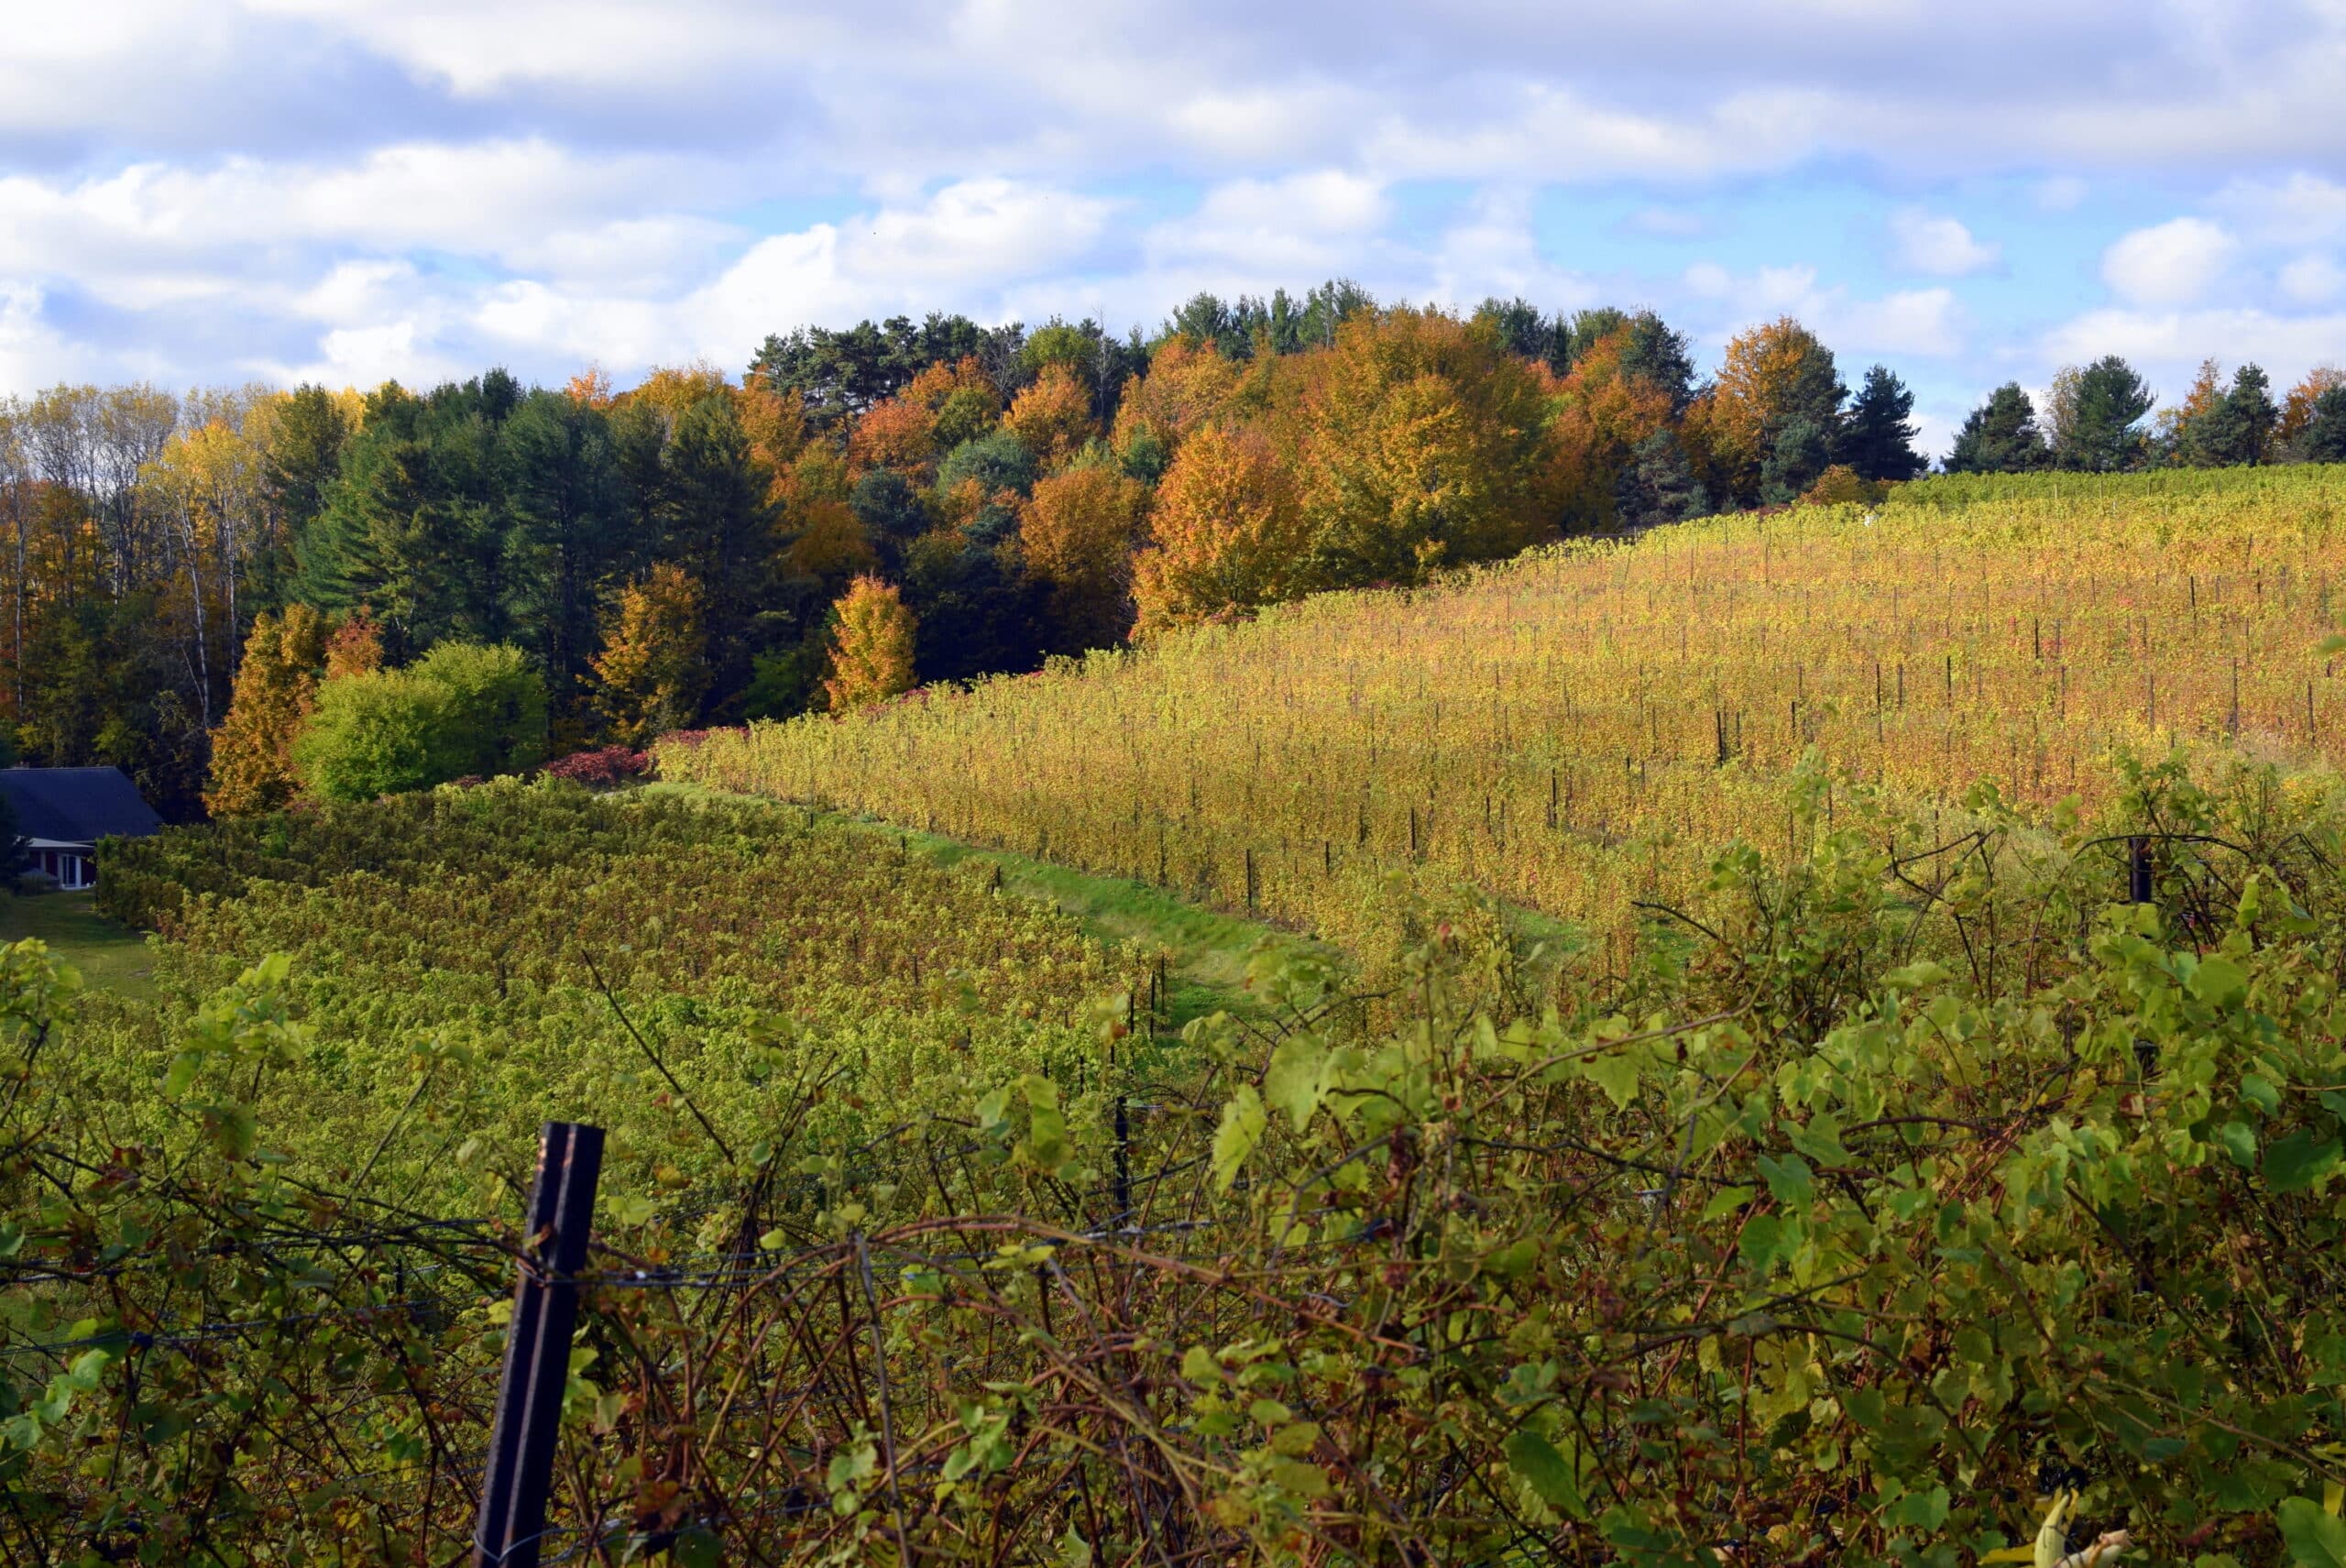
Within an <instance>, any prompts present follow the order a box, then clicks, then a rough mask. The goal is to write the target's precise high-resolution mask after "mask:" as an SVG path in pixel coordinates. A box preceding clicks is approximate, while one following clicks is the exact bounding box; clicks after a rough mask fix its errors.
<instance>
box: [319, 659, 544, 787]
mask: <svg viewBox="0 0 2346 1568" xmlns="http://www.w3.org/2000/svg"><path fill="white" fill-rule="evenodd" d="M545 748H546V698H545V687H544V684H543V682H542V681H540V679H539V678H538V675H537V673H536V672H535V671H534V670H532V668H531V667H530V663H529V660H528V658H527V657H526V656H525V655H524V654H523V653H522V652H521V650H520V649H518V648H512V647H482V646H479V645H477V644H471V643H463V642H449V643H443V644H442V645H441V646H439V647H437V648H435V649H433V651H432V652H430V653H428V654H426V655H425V656H424V657H423V658H422V659H421V660H419V661H417V663H414V664H413V665H411V666H410V667H409V668H407V669H403V670H375V671H371V672H368V673H367V674H356V675H349V676H345V677H342V678H339V679H335V680H329V681H327V682H326V683H325V684H324V685H321V686H320V687H319V688H318V695H317V707H316V710H315V711H314V712H313V713H312V716H311V718H310V721H309V723H308V725H307V726H306V727H304V729H302V732H301V737H300V739H299V740H296V741H295V742H294V746H293V758H294V762H295V764H296V766H297V767H298V768H299V769H300V772H301V779H302V782H303V784H304V785H305V786H306V787H307V788H308V790H309V792H310V793H311V794H312V795H316V796H318V797H319V798H320V799H323V800H372V799H374V798H375V797H376V796H378V795H396V794H399V793H400V792H402V791H405V790H412V789H424V788H428V787H430V786H431V785H433V784H444V783H445V782H447V781H448V780H450V779H455V778H463V777H466V776H468V775H470V776H477V777H488V776H491V775H493V774H497V773H520V772H522V771H525V770H527V769H530V768H533V767H535V766H537V765H538V763H540V762H543V761H544V759H545Z"/></svg>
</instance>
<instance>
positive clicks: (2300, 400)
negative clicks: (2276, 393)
mask: <svg viewBox="0 0 2346 1568" xmlns="http://www.w3.org/2000/svg"><path fill="white" fill-rule="evenodd" d="M2332 387H2346V370H2341V369H2340V368H2339V367H2337V366H2335V365H2317V366H2315V367H2313V369H2312V370H2310V371H2309V372H2308V373H2307V376H2306V378H2305V379H2304V380H2302V381H2300V382H2298V383H2297V385H2296V386H2295V387H2293V388H2291V389H2289V396H2288V398H2287V400H2285V401H2284V402H2283V403H2282V405H2281V422H2280V423H2279V424H2278V425H2277V426H2275V429H2274V432H2273V435H2274V439H2275V441H2277V442H2291V441H2295V440H2296V439H2297V437H2298V436H2300V435H2302V434H2304V433H2305V428H2306V426H2307V425H2308V424H2311V423H2312V422H2313V405H2314V404H2315V403H2316V402H2317V401H2319V399H2320V397H2321V395H2322V393H2324V392H2327V391H2329V390H2330V389H2331V388H2332Z"/></svg>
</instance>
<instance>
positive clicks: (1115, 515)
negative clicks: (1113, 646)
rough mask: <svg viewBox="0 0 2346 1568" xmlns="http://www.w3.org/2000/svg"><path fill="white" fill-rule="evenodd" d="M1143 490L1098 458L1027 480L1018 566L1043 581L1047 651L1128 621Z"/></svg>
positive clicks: (1083, 643)
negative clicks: (1031, 483)
mask: <svg viewBox="0 0 2346 1568" xmlns="http://www.w3.org/2000/svg"><path fill="white" fill-rule="evenodd" d="M1147 500H1148V490H1147V488H1146V487H1145V486H1143V485H1141V484H1140V483H1138V482H1137V481H1136V480H1134V479H1131V478H1128V477H1125V476H1124V474H1123V473H1121V472H1120V471H1118V470H1117V469H1115V468H1113V467H1111V466H1107V465H1105V464H1098V463H1093V464H1087V465H1085V466H1080V467H1076V468H1070V469H1069V470H1067V471H1066V472H1064V473H1060V474H1054V475H1051V476H1050V477H1047V478H1043V479H1038V480H1036V483H1035V492H1034V494H1033V495H1032V496H1031V497H1030V498H1028V499H1027V500H1026V503H1025V506H1024V507H1023V508H1021V510H1020V515H1019V521H1018V541H1019V545H1020V548H1021V550H1022V551H1023V553H1024V554H1025V559H1026V569H1027V570H1028V571H1029V572H1031V573H1033V574H1034V576H1036V577H1037V578H1039V579H1041V580H1042V581H1043V582H1045V583H1047V584H1048V585H1049V587H1050V617H1051V631H1052V640H1053V642H1054V644H1055V646H1054V648H1053V650H1052V651H1053V652H1061V653H1072V652H1080V650H1082V649H1086V648H1103V647H1106V646H1108V645H1109V644H1110V643H1113V642H1116V641H1121V640H1122V639H1123V637H1124V631H1125V630H1126V629H1127V628H1129V627H1130V626H1131V625H1132V620H1133V611H1132V554H1133V545H1134V543H1135V540H1136V538H1137V536H1138V534H1139V532H1140V525H1141V519H1142V514H1143V511H1144V509H1145V508H1146V505H1147Z"/></svg>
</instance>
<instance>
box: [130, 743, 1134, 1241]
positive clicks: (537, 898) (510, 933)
mask: <svg viewBox="0 0 2346 1568" xmlns="http://www.w3.org/2000/svg"><path fill="white" fill-rule="evenodd" d="M124 848H125V850H126V852H125V853H123V854H122V856H121V860H122V862H123V863H122V865H121V867H120V868H119V870H120V872H121V873H122V880H123V881H124V882H125V883H130V884H131V885H132V887H133V888H134V889H135V892H134V893H132V894H128V895H126V894H122V893H120V892H115V893H114V894H111V896H113V897H115V898H116V900H117V901H118V902H119V903H121V904H124V905H132V904H135V905H136V906H137V907H139V908H143V909H145V910H148V911H150V912H154V913H155V915H156V917H157V918H159V919H160V920H161V922H162V923H163V926H164V928H165V930H166V931H167V933H168V936H169V939H168V940H166V941H164V942H161V943H159V945H158V948H157V951H156V958H155V974H156V977H157V980H158V982H159V984H160V985H161V986H162V987H163V989H164V990H165V991H166V992H169V993H170V994H171V995H173V996H174V997H175V998H177V999H178V1000H179V1001H180V1003H181V1004H182V1005H192V1003H193V1002H194V1001H195V999H197V998H200V997H201V996H203V995H204V994H207V993H208V992H212V991H213V990H214V989H215V988H217V987H218V986H220V985H222V984H225V983H227V982H228V981H233V980H234V978H235V977H236V975H237V973H239V972H240V971H241V970H243V969H244V968H245V967H247V965H249V964H251V963H253V962H256V961H258V959H260V958H262V957H263V956H264V955H269V954H280V955H284V956H286V957H287V958H288V959H290V960H291V970H290V979H289V981H288V982H287V984H288V991H287V994H288V996H289V997H290V999H291V1002H292V1004H293V1006H294V1010H295V1014H296V1016H297V1019H298V1021H299V1023H300V1025H301V1029H302V1031H303V1035H302V1042H301V1044H300V1045H299V1046H298V1047H289V1055H288V1058H287V1060H286V1061H285V1062H283V1063H281V1064H279V1066H278V1067H276V1068H274V1069H271V1070H270V1071H269V1073H267V1074H265V1075H264V1076H263V1077H262V1079H261V1080H260V1082H261V1089H260V1091H259V1093H258V1096H257V1101H258V1104H259V1105H260V1106H261V1108H262V1109H263V1110H264V1111H265V1112H275V1113H278V1115H277V1116H276V1117H275V1118H274V1119H276V1120H278V1121H279V1122H280V1124H282V1125H284V1126H285V1127H286V1128H287V1130H288V1133H289V1135H291V1150H292V1152H295V1153H298V1154H300V1155H301V1156H303V1157H304V1159H305V1163H313V1162H316V1161H325V1162H327V1163H330V1164H340V1165H343V1166H344V1167H345V1168H349V1167H351V1165H352V1163H353V1162H355V1161H356V1160H360V1159H364V1158H367V1157H368V1156H369V1153H370V1151H371V1154H372V1157H373V1158H374V1160H375V1163H376V1168H377V1170H378V1172H379V1173H390V1172H399V1173H401V1175H402V1179H404V1180H410V1181H412V1182H415V1183H417V1184H418V1185H417V1187H416V1195H418V1196H422V1195H423V1194H427V1193H429V1194H433V1195H435V1196H436V1197H437V1198H440V1199H445V1198H447V1197H448V1196H450V1195H452V1194H455V1193H458V1192H462V1191H464V1190H467V1188H468V1186H469V1185H470V1182H469V1179H468V1178H466V1177H465V1176H464V1175H462V1174H461V1173H459V1172H458V1171H457V1170H456V1169H455V1168H454V1167H453V1166H451V1165H450V1164H449V1163H448V1162H447V1159H446V1157H447V1156H448V1155H449V1154H450V1153H451V1151H453V1150H455V1149H457V1148H460V1147H465V1146H467V1145H469V1146H471V1147H472V1154H471V1155H469V1156H468V1158H469V1157H478V1158H480V1159H482V1160H488V1158H489V1157H491V1155H494V1156H496V1157H499V1158H500V1159H501V1160H502V1161H503V1162H505V1164H506V1165H507V1166H508V1167H509V1168H510V1167H511V1166H512V1164H513V1163H514V1162H516V1161H521V1162H522V1163H526V1160H525V1157H526V1155H527V1152H528V1148H529V1146H530V1139H531V1137H532V1135H533V1134H534V1131H535V1128H536V1126H537V1124H538V1123H539V1122H540V1121H542V1120H544V1119H546V1118H549V1117H554V1118H574V1119H580V1120H588V1121H595V1122H597V1123H598V1124H605V1125H608V1126H610V1127H612V1128H613V1132H614V1144H613V1149H614V1161H613V1169H614V1175H615V1178H616V1179H618V1180H619V1182H620V1184H621V1186H622V1188H624V1189H625V1190H636V1191H644V1192H650V1191H656V1190H659V1189H660V1188H661V1186H662V1185H663V1182H664V1183H665V1184H666V1185H668V1186H672V1187H673V1186H675V1185H677V1184H679V1183H680V1182H682V1181H683V1180H684V1179H685V1175H686V1172H687V1168H689V1165H690V1162H689V1161H687V1162H686V1163H685V1166H682V1167H680V1166H678V1165H677V1156H676V1155H675V1152H674V1147H673V1146H674V1141H675V1140H676V1139H677V1138H683V1139H685V1142H686V1143H688V1144H691V1145H693V1146H694V1147H695V1150H696V1157H697V1158H699V1159H701V1160H704V1161H706V1160H707V1159H711V1158H715V1157H717V1151H716V1150H715V1148H714V1147H713V1146H712V1144H711V1142H710V1139H709V1137H708V1135H707V1133H708V1131H710V1130H714V1131H716V1132H718V1133H720V1134H721V1133H722V1131H723V1130H724V1129H727V1128H746V1127H750V1126H752V1125H754V1124H757V1123H758V1122H759V1121H760V1119H761V1118H764V1117H769V1116H771V1115H773V1114H776V1113H778V1112H777V1110H776V1105H777V1102H781V1101H784V1100H787V1099H788V1098H790V1097H791V1096H794V1095H795V1096H800V1097H805V1098H807V1099H809V1100H810V1102H812V1103H813V1104H814V1105H815V1106H816V1110H815V1111H814V1113H813V1115H814V1119H815V1124H817V1125H818V1126H821V1127H823V1128H825V1129H826V1130H827V1131H828V1132H830V1133H834V1134H836V1135H838V1136H839V1138H842V1139H845V1140H847V1141H849V1142H852V1141H853V1140H854V1137H855V1136H857V1135H859V1130H861V1131H865V1132H868V1131H874V1130H877V1126H876V1125H875V1124H873V1123H872V1118H873V1117H876V1116H878V1115H880V1114H882V1112H879V1111H872V1112H870V1113H868V1114H867V1112H866V1107H867V1106H869V1105H871V1104H873V1103H878V1104H881V1105H883V1106H884V1107H886V1109H887V1111H888V1112H889V1113H899V1114H909V1113H915V1112H917V1111H919V1110H921V1109H924V1108H928V1107H932V1106H935V1105H937V1104H947V1103H949V1104H953V1105H959V1104H961V1103H962V1102H964V1101H966V1100H967V1098H968V1096H969V1094H970V1090H971V1086H972V1085H973V1084H975V1085H982V1084H985V1083H990V1082H994V1081H1000V1080H1007V1079H1013V1078H1015V1077H1017V1076H1018V1075H1020V1074H1022V1073H1027V1072H1047V1073H1050V1074H1051V1075H1053V1076H1054V1077H1056V1078H1058V1079H1059V1080H1062V1081H1065V1082H1067V1083H1069V1086H1070V1091H1076V1090H1079V1089H1080V1087H1082V1086H1083V1085H1084V1084H1085V1083H1086V1081H1087V1075H1088V1074H1091V1072H1092V1071H1093V1069H1092V1066H1091V1064H1092V1062H1093V1058H1096V1056H1097V1055H1098V1047H1099V1036H1098V1033H1097V1030H1096V1029H1095V1028H1094V1027H1093V1026H1092V1024H1091V1017H1090V1009H1091V1006H1092V1004H1093V1003H1094V1002H1095V1001H1096V999H1097V998H1099V997H1101V996H1102V995H1106V994H1112V993H1116V992H1123V991H1124V990H1127V989H1128V988H1129V987H1130V985H1131V984H1132V983H1133V981H1134V980H1135V978H1136V977H1137V975H1138V974H1139V971H1140V967H1141V966H1140V961H1139V959H1138V958H1137V956H1136V955H1133V954H1112V953H1110V952H1108V951H1106V950H1105V949H1103V948H1101V947H1100V946H1099V945H1098V944H1096V943H1093V942H1091V941H1090V940H1088V939H1086V938H1084V937H1082V936H1081V934H1080V932H1078V931H1077V930H1076V929H1075V928H1074V927H1073V926H1072V924H1071V923H1070V922H1069V920H1068V919H1066V918H1065V917H1064V916H1060V915H1058V913H1057V912H1056V911H1050V910H1047V909H1045V908H1044V907H1042V906H1040V905H1035V904H1033V903H1030V902H1028V901H1025V900H1022V899H1017V898H1013V897H1008V896H1005V895H1003V894H1001V893H1000V892H999V891H998V890H997V889H996V888H995V887H994V886H993V885H992V883H991V881H990V880H989V877H988V874H987V873H985V872H981V870H979V869H978V868H975V867H967V868H947V867H944V866H941V865H939V864H937V862H935V861H931V860H929V859H927V858H926V857H925V856H923V855H921V854H919V853H916V852H911V851H908V850H906V849H905V848H904V846H903V844H902V843H901V842H900V841H899V840H898V839H895V838H893V837H891V836H885V835H882V834H877V833H872V832H864V831H859V830H856V829H852V828H844V827H840V826H838V825H830V824H822V823H817V822H815V821H812V820H810V819H808V818H807V817H806V816H805V815H804V814H802V813H799V812H795V811H793V810H790V809H788V808H784V807H771V806H763V805H755V804H746V803H741V804H731V805H728V804H725V803H713V804H692V803H687V802H685V801H684V800H681V799H677V798H673V797H662V796H659V795H630V796H625V797H611V798H597V797H592V796H589V795H586V793H585V792H583V791H581V790H578V789H577V788H576V787H575V786H572V785H567V784H536V785H521V784H511V783H505V784H493V785H487V786H483V787H480V788H477V789H470V790H460V789H455V788H450V789H445V790H441V791H437V792H434V793H433V794H432V795H425V796H421V797H407V798H402V799H394V800H388V801H384V802H382V803H379V804H378V805H375V806H361V807H345V808H338V809H335V810H331V811H328V812H326V813H323V814H319V815H317V816H314V817H307V816H299V815H297V816H292V817H284V818H280V819H277V820H275V821H273V822H268V823H263V824H259V825H248V824H238V825H235V826H232V827H229V828H219V829H209V830H190V831H181V832H172V833H167V834H165V835H162V836H161V837H159V839H155V840H152V841H151V842H150V843H149V844H144V845H137V846H126V847H124ZM116 869H117V868H116V867H115V866H114V865H112V864H111V863H110V865H109V872H110V874H112V873H113V872H115V871H116ZM213 890H225V891H213ZM109 1016H110V1017H111V1018H112V1019H113V1026H114V1027H115V1029H116V1030H117V1042H116V1048H115V1050H114V1051H112V1052H111V1053H109V1055H108V1058H107V1059H108V1060H109V1062H111V1064H112V1066H113V1069H114V1071H115V1075H116V1080H117V1084H118V1092H116V1093H115V1094H112V1095H110V1096H107V1097H105V1098H104V1101H102V1102H101V1103H102V1105H120V1106H129V1107H137V1106H138V1105H140V1104H141V1103H143V1102H146V1101H148V1100H149V1099H151V1095H149V1094H147V1093H144V1092H142V1089H143V1086H145V1085H148V1084H151V1082H152V1080H153V1079H154V1077H155V1076H156V1075H157V1074H159V1072H160V1071H161V1070H162V1069H163V1065H164V1064H165V1063H166V1062H168V1060H169V1059H170V1058H171V1057H172V1055H173V1054H174V1052H175V1051H176V1049H177V1047H175V1046H174V1044H173V1043H172V1040H171V1038H170V1030H169V1028H168V1026H167V1025H166V1022H165V1021H164V1020H163V1019H160V1018H159V1017H157V1016H155V1015H152V1014H140V1013H139V1012H138V1011H137V1010H136V1009H115V1010H113V1011H112V1012H111V1013H110V1014H109ZM670 1080H674V1081H670ZM687 1095H690V1096H696V1097H697V1098H698V1099H699V1100H700V1102H702V1103H703V1105H704V1106H705V1107H706V1111H705V1113H706V1114H707V1117H708V1120H709V1123H710V1124H711V1128H710V1129H703V1128H701V1127H700V1126H698V1125H697V1124H696V1119H695V1117H694V1116H693V1115H691V1114H690V1113H688V1112H687V1110H686V1108H685V1104H684V1101H685V1098H686V1097H687ZM402 1107H405V1109H404V1111H402V1110H401V1108H402ZM98 1114H99V1115H100V1116H101V1118H104V1117H105V1116H107V1115H110V1114H115V1113H113V1112H109V1111H105V1110H101V1111H100V1112H99V1113H98ZM752 1136H753V1135H751V1134H749V1133H747V1132H744V1133H743V1134H742V1135H741V1137H742V1141H743V1142H744V1143H746V1142H749V1141H751V1138H752ZM378 1144H379V1145H380V1146H379V1147H378ZM663 1167H668V1168H670V1169H669V1170H668V1173H667V1174H666V1175H665V1176H663V1175H661V1174H660V1173H661V1170H662V1168H663Z"/></svg>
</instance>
